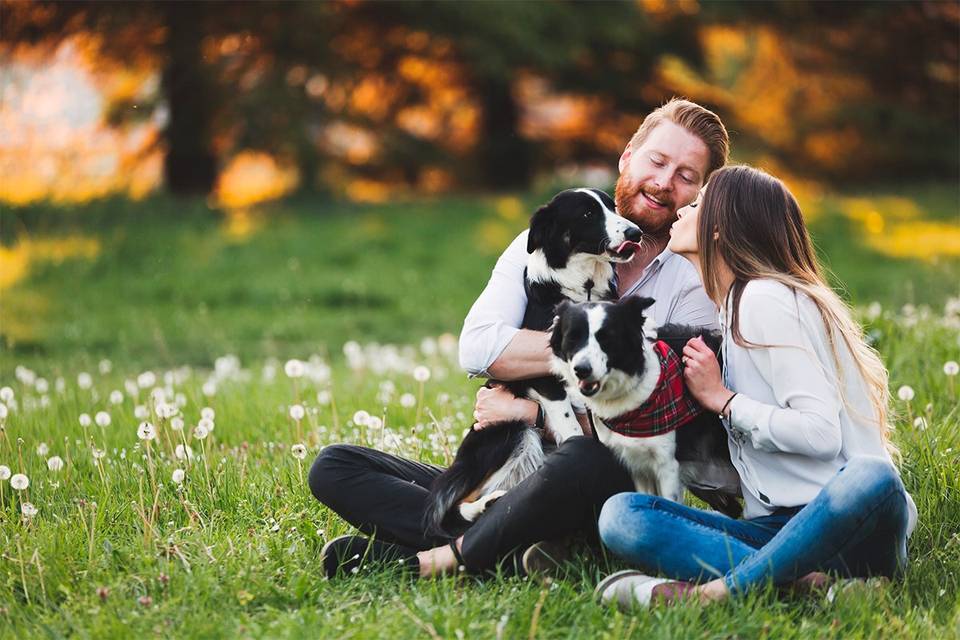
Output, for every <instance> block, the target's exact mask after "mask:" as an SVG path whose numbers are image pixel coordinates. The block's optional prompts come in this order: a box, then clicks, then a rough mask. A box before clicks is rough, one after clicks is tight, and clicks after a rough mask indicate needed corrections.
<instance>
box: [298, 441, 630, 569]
mask: <svg viewBox="0 0 960 640" xmlns="http://www.w3.org/2000/svg"><path fill="white" fill-rule="evenodd" d="M442 471H443V468H442V467H438V466H436V465H429V464H423V463H420V462H415V461H413V460H407V459H404V458H399V457H397V456H392V455H390V454H387V453H383V452H382V451H377V450H375V449H368V448H366V447H358V446H353V445H332V446H329V447H326V448H325V449H324V450H323V451H322V452H321V453H320V455H319V456H317V459H316V460H315V461H314V463H313V466H312V467H311V469H310V490H311V491H312V492H313V495H314V496H316V498H317V500H319V501H320V502H322V503H323V504H325V505H326V506H328V507H329V508H330V509H332V510H333V511H335V512H336V513H337V514H339V515H340V516H341V517H342V518H343V519H344V520H346V521H347V522H349V523H350V524H352V525H354V526H355V527H357V528H358V529H360V530H361V531H363V532H364V533H366V534H368V535H374V534H375V535H376V536H377V537H378V538H379V539H380V540H387V541H391V542H397V543H400V544H402V545H406V546H408V547H413V548H415V549H418V550H425V549H430V548H433V547H437V546H440V545H444V544H447V543H448V542H449V540H448V539H447V538H440V537H436V536H428V535H426V533H425V532H424V527H423V512H424V506H425V503H426V496H427V493H428V490H429V487H430V483H431V482H433V479H434V478H436V477H437V476H438V475H439V474H440V473H442ZM633 490H634V487H633V481H632V480H631V478H630V475H629V474H628V473H627V471H626V469H624V467H623V465H621V464H620V462H619V460H617V459H616V457H615V456H614V455H613V454H611V453H610V451H609V450H608V449H607V448H606V447H605V446H603V445H602V444H601V443H600V442H598V441H596V440H594V439H593V438H590V437H586V436H578V437H574V438H570V439H568V440H567V441H566V442H564V443H563V444H562V445H561V446H560V447H558V448H557V449H556V450H555V451H554V452H553V453H551V454H550V455H548V456H547V459H546V462H545V463H544V465H543V466H542V467H541V468H540V469H539V470H538V471H537V472H536V473H534V474H533V475H532V476H530V477H529V478H527V479H526V480H524V481H523V482H522V483H521V484H519V485H518V486H517V487H515V488H514V489H512V490H511V491H510V492H509V493H508V494H507V495H505V496H504V497H502V498H500V500H498V501H496V502H495V503H494V504H492V505H491V506H490V507H489V508H488V509H487V510H486V512H484V514H483V515H482V516H481V517H480V518H479V519H478V520H477V521H476V522H475V523H474V524H473V526H471V527H470V528H469V529H468V530H467V532H466V533H465V534H464V537H463V547H462V549H461V552H462V555H463V560H464V563H465V564H466V567H467V569H468V570H469V571H471V572H475V573H476V572H484V571H488V570H492V569H495V568H496V567H497V564H498V562H499V561H500V560H503V559H507V558H510V557H512V556H513V554H514V553H515V552H517V551H522V550H523V549H525V548H526V547H527V546H529V545H530V544H533V543H534V542H537V541H540V540H550V539H554V538H560V537H563V536H566V535H569V534H574V533H585V534H587V535H588V536H591V537H596V536H597V518H598V516H599V514H600V509H601V507H603V503H604V502H606V500H607V498H609V497H610V496H612V495H614V494H617V493H621V492H624V491H633Z"/></svg>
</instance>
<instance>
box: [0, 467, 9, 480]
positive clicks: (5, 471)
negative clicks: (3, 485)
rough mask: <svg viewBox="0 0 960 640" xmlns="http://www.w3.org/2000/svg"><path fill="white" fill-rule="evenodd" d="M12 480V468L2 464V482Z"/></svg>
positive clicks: (0, 476) (0, 477) (0, 471)
mask: <svg viewBox="0 0 960 640" xmlns="http://www.w3.org/2000/svg"><path fill="white" fill-rule="evenodd" d="M9 479H10V467H8V466H7V465H5V464H0V480H9Z"/></svg>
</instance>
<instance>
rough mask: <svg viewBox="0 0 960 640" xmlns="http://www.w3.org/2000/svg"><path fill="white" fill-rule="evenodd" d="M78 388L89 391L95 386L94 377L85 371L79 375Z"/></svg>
mask: <svg viewBox="0 0 960 640" xmlns="http://www.w3.org/2000/svg"><path fill="white" fill-rule="evenodd" d="M77 386H78V387H80V388H81V389H89V388H90V387H92V386H93V376H91V375H90V374H89V373H87V372H86V371H84V372H83V373H80V374H79V375H77Z"/></svg>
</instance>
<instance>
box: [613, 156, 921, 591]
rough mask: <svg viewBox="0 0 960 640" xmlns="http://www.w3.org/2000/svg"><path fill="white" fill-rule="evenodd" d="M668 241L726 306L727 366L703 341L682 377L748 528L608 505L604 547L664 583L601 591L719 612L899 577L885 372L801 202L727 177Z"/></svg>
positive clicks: (694, 346)
mask: <svg viewBox="0 0 960 640" xmlns="http://www.w3.org/2000/svg"><path fill="white" fill-rule="evenodd" d="M668 246H669V248H670V249H671V250H672V251H674V252H676V253H679V254H681V255H683V256H684V257H685V258H687V259H688V260H690V261H691V262H692V263H693V264H694V265H695V266H696V267H697V269H698V270H699V271H700V276H701V278H702V279H703V284H704V289H705V290H706V292H707V295H708V296H710V298H711V299H712V300H713V301H714V302H716V303H717V305H718V306H719V307H720V321H721V325H722V328H723V336H724V343H723V351H724V362H725V365H724V370H723V371H721V370H720V366H719V365H718V364H717V361H716V359H715V358H714V356H713V354H712V352H711V351H710V350H709V349H708V348H707V347H706V346H705V345H704V344H703V343H702V341H700V340H699V339H695V340H691V341H690V342H689V343H688V344H687V346H686V348H685V349H684V357H683V362H684V378H685V380H686V383H687V385H688V387H689V389H690V391H691V393H693V395H694V396H695V397H696V398H697V400H698V401H699V402H700V403H701V405H703V407H704V408H705V409H706V410H708V411H714V412H716V413H718V414H720V416H721V418H722V419H723V422H724V425H725V426H726V428H727V431H728V434H729V444H730V454H731V458H732V460H733V463H734V465H735V466H736V468H737V470H738V471H739V473H740V477H741V487H742V491H743V496H744V501H745V505H744V506H745V509H744V520H733V519H730V518H727V517H726V516H723V515H720V514H717V513H714V512H706V511H701V510H698V509H693V508H690V507H686V506H684V505H681V504H677V503H674V502H670V501H668V500H664V499H663V498H659V497H654V496H648V495H643V494H637V493H621V494H618V495H616V496H613V497H612V498H610V499H609V500H608V501H607V502H606V503H605V505H604V507H603V510H602V512H601V515H600V523H599V527H600V535H601V538H602V539H603V542H604V544H606V546H607V547H608V548H610V550H611V551H613V552H614V553H615V554H616V555H618V556H620V557H622V558H623V559H625V560H627V561H629V562H631V563H632V564H635V565H637V566H639V567H640V568H641V569H642V570H643V571H644V572H648V573H651V574H656V573H660V574H662V575H664V576H667V577H666V578H658V577H652V576H648V575H645V574H644V573H641V572H639V571H623V572H619V573H616V574H613V575H612V576H609V577H608V578H606V579H605V580H603V581H602V582H601V583H600V584H599V585H598V586H597V593H598V595H599V596H600V597H601V599H602V600H603V601H605V602H609V601H616V602H617V603H619V604H620V605H621V606H635V605H638V604H639V605H648V604H650V603H651V602H671V601H673V600H676V599H678V598H680V597H694V598H698V599H699V600H700V601H703V602H710V601H715V600H722V599H725V598H728V597H730V596H736V595H741V594H743V593H745V592H747V591H749V590H751V589H753V588H755V587H757V586H760V585H763V584H765V583H766V582H767V581H768V580H770V581H772V582H773V584H775V585H786V584H789V583H793V582H796V581H798V580H800V582H801V584H803V583H807V584H809V583H814V584H818V583H820V582H821V581H822V580H823V579H825V578H826V576H825V575H824V574H823V573H821V572H831V573H838V574H840V575H843V576H846V577H861V576H868V575H883V576H888V577H893V576H895V575H897V574H898V573H899V572H900V571H901V570H902V569H903V567H904V565H905V563H906V538H907V536H908V535H909V533H910V532H912V530H913V527H914V525H915V523H916V507H915V505H914V504H913V501H912V499H911V498H910V496H909V494H907V493H906V491H905V490H904V488H903V484H902V483H901V481H900V477H899V475H898V473H897V471H896V469H895V467H894V466H893V464H892V462H891V453H894V454H895V449H894V448H893V447H892V445H891V444H890V442H889V440H888V433H889V429H890V427H889V425H888V424H887V403H888V391H887V372H886V370H885V368H884V366H883V364H882V362H881V360H880V358H879V357H878V355H877V353H876V352H875V351H874V350H872V349H871V348H870V347H869V346H867V344H866V343H865V342H864V340H863V335H862V332H861V329H860V327H859V326H858V325H857V323H856V322H855V321H854V320H853V319H852V317H851V314H850V310H849V309H848V308H847V306H846V305H845V304H844V303H843V302H842V301H841V300H840V298H839V297H838V296H837V295H836V294H835V293H834V292H833V291H832V290H831V289H830V287H829V285H828V284H827V282H826V280H825V279H824V277H823V275H822V270H821V268H820V266H819V265H818V263H817V259H816V257H815V255H814V251H813V247H812V244H811V242H810V238H809V236H808V234H807V230H806V227H805V226H804V223H803V218H802V216H801V213H800V208H799V206H798V205H797V202H796V200H795V199H794V198H793V196H792V195H791V194H790V192H789V191H788V190H787V188H786V187H785V186H784V185H783V183H782V182H780V181H779V180H777V179H776V178H774V177H772V176H770V175H768V174H766V173H764V172H762V171H759V170H757V169H753V168H750V167H743V166H740V167H728V168H725V169H721V170H719V171H717V172H716V173H715V174H714V175H713V177H712V178H711V180H710V184H709V185H708V186H707V188H706V193H705V194H704V196H703V198H702V199H701V201H700V202H699V203H694V204H692V205H690V206H689V207H687V208H685V209H684V210H681V212H679V214H678V220H677V221H676V222H675V223H674V225H673V227H672V229H671V239H670V244H669V245H668Z"/></svg>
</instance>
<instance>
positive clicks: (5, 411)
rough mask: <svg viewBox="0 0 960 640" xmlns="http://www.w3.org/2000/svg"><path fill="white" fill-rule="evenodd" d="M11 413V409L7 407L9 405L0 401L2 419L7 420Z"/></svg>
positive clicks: (0, 416)
mask: <svg viewBox="0 0 960 640" xmlns="http://www.w3.org/2000/svg"><path fill="white" fill-rule="evenodd" d="M9 414H10V410H9V409H7V405H5V404H2V403H0V420H6V419H7V416H8V415H9Z"/></svg>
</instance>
